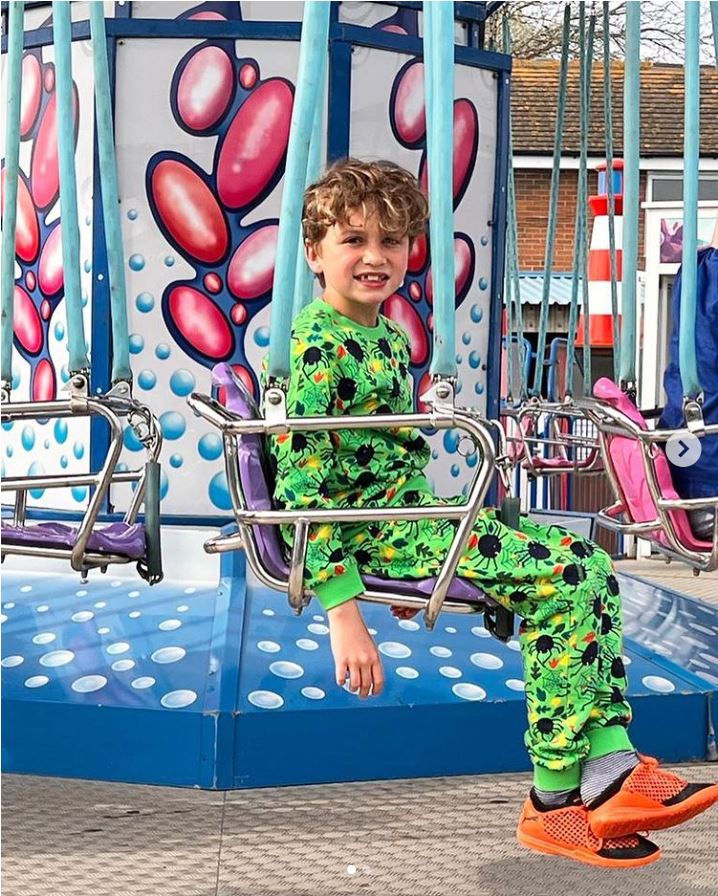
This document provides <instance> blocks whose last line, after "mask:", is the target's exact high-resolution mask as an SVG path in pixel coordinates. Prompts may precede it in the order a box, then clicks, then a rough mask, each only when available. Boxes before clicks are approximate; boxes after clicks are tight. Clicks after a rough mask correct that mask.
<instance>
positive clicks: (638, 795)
mask: <svg viewBox="0 0 718 896" xmlns="http://www.w3.org/2000/svg"><path fill="white" fill-rule="evenodd" d="M639 759H640V762H639V764H638V765H637V766H636V767H635V768H634V769H632V770H631V771H630V772H629V773H628V775H627V776H626V777H625V778H624V780H623V781H621V780H620V779H619V780H618V781H617V782H616V784H615V785H614V786H613V787H612V788H609V791H607V792H606V793H604V794H603V795H602V796H601V797H599V800H602V801H601V802H600V803H599V805H596V804H595V803H594V804H592V805H591V807H590V808H589V810H588V817H589V821H590V823H591V827H592V828H593V830H594V831H595V833H596V835H597V836H599V837H621V836H622V835H623V834H628V833H630V832H631V831H659V830H662V829H663V828H670V827H672V826H673V825H676V824H681V823H682V822H684V821H687V820H688V819H689V818H693V816H694V815H698V814H699V813H700V812H704V811H705V810H706V809H708V807H709V806H712V805H713V803H715V802H718V784H689V783H688V781H684V780H683V778H680V777H678V775H674V774H673V772H668V771H665V770H664V769H661V768H659V767H658V761H657V760H656V759H653V758H652V757H650V756H641V755H640V754H639ZM616 788H618V789H616Z"/></svg>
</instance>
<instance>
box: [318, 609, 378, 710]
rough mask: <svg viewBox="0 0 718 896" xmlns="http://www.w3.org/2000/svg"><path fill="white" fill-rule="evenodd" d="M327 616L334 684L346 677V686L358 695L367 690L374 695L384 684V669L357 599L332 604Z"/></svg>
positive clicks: (365, 693) (366, 692) (344, 679)
mask: <svg viewBox="0 0 718 896" xmlns="http://www.w3.org/2000/svg"><path fill="white" fill-rule="evenodd" d="M327 616H328V617H329V638H330V641H331V645H332V654H333V655H334V663H335V665H336V678H337V684H338V685H343V684H344V682H345V681H346V679H347V678H349V686H350V687H351V689H352V691H358V692H359V696H360V697H368V696H369V694H370V693H371V694H373V695H374V696H375V697H376V696H377V695H378V694H380V693H381V692H382V689H383V687H384V670H383V669H382V667H381V659H380V657H379V651H378V650H377V649H376V644H375V643H374V641H373V639H372V636H371V635H370V634H369V632H368V630H367V627H366V624H365V623H364V619H363V617H362V615H361V611H360V610H359V607H358V605H357V602H356V600H348V601H346V603H343V604H340V605H339V606H338V607H334V608H333V609H332V610H329V611H328V613H327Z"/></svg>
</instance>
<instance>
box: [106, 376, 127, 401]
mask: <svg viewBox="0 0 718 896" xmlns="http://www.w3.org/2000/svg"><path fill="white" fill-rule="evenodd" d="M105 397H106V398H110V399H112V398H119V399H120V400H121V401H131V400H132V383H131V382H128V381H127V380H117V382H116V383H113V384H112V388H111V389H110V390H109V392H107V393H106V395H105Z"/></svg>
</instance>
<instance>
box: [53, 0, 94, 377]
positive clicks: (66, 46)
mask: <svg viewBox="0 0 718 896" xmlns="http://www.w3.org/2000/svg"><path fill="white" fill-rule="evenodd" d="M52 22H53V29H52V30H53V45H54V48H55V80H56V84H57V88H56V90H57V143H58V155H59V162H60V164H59V168H60V216H61V221H62V224H61V226H62V269H63V275H64V281H65V288H64V291H65V311H66V314H67V341H68V344H69V349H70V363H69V368H70V374H71V375H72V374H79V373H85V372H86V371H88V370H89V367H90V362H89V360H88V358H87V349H86V348H85V325H84V321H83V318H82V300H81V292H82V288H81V284H80V227H79V224H78V214H77V183H76V181H75V133H74V130H75V116H74V114H73V97H72V92H73V91H72V40H71V35H70V4H69V3H63V2H61V0H60V2H58V0H53V4H52Z"/></svg>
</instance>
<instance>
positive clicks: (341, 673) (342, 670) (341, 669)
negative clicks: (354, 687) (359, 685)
mask: <svg viewBox="0 0 718 896" xmlns="http://www.w3.org/2000/svg"><path fill="white" fill-rule="evenodd" d="M347 671H348V670H347V664H346V663H337V664H336V676H337V684H338V685H339V687H343V686H344V682H345V681H346V680H347Z"/></svg>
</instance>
